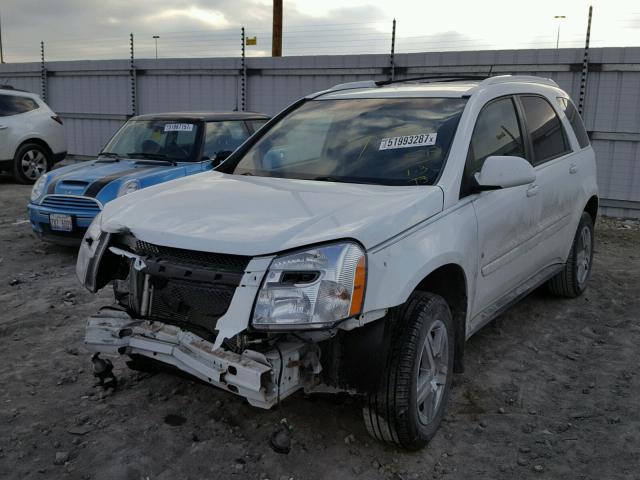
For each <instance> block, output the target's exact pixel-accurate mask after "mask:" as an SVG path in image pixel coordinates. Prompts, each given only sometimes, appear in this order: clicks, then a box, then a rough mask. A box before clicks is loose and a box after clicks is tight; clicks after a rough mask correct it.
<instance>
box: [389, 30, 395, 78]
mask: <svg viewBox="0 0 640 480" xmlns="http://www.w3.org/2000/svg"><path fill="white" fill-rule="evenodd" d="M395 53H396V19H395V18H394V19H393V28H392V29H391V57H390V58H389V63H390V66H391V78H390V79H391V80H392V81H393V80H395V76H396V64H395V58H394V57H395Z"/></svg>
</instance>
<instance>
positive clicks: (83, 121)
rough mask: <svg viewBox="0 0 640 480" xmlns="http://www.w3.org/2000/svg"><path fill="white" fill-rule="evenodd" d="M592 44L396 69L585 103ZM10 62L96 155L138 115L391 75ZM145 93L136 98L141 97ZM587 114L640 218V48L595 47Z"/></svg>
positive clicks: (608, 186)
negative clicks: (519, 77)
mask: <svg viewBox="0 0 640 480" xmlns="http://www.w3.org/2000/svg"><path fill="white" fill-rule="evenodd" d="M582 58H583V51H582V50H581V49H560V50H550V49H544V50H506V51H505V50H496V51H476V52H445V53H411V54H396V56H395V76H396V78H405V77H411V76H420V75H430V74H473V73H475V74H481V73H482V74H486V73H488V72H489V71H491V73H492V74H501V73H513V74H532V75H540V76H544V77H550V78H553V79H554V80H555V81H556V82H558V84H559V85H560V86H561V87H562V88H564V89H565V90H566V91H567V92H569V93H570V94H571V96H572V97H573V98H574V99H575V100H576V101H577V99H578V95H579V90H580V71H581V68H582ZM130 67H131V64H130V62H129V61H128V60H107V61H73V62H50V63H46V64H45V70H44V71H43V70H42V69H41V65H40V64H39V63H23V64H4V65H0V83H9V84H11V85H13V86H14V87H16V88H23V89H26V90H30V91H33V92H37V93H41V94H42V95H44V96H45V97H46V100H47V102H48V103H49V104H50V105H51V107H52V108H53V109H54V110H55V111H56V112H58V113H59V114H60V115H61V116H62V117H63V118H64V120H65V124H66V125H67V132H68V150H69V153H70V154H74V155H95V154H96V153H97V152H98V151H99V149H100V148H101V147H102V146H103V145H104V144H105V142H106V141H107V140H108V139H109V137H110V136H111V135H112V134H113V132H114V131H115V130H116V129H117V128H118V127H119V126H120V125H121V124H122V123H123V122H124V121H125V120H126V119H127V118H128V117H130V116H131V115H132V114H134V113H137V114H141V113H155V112H164V111H179V110H218V111H222V110H233V109H236V108H237V109H242V104H243V99H244V103H245V105H246V110H252V111H257V112H264V113H269V114H274V113H276V112H278V111H279V110H281V109H282V108H283V107H285V106H286V105H288V104H289V103H291V102H292V101H294V100H296V99H297V98H300V97H302V96H304V95H306V94H309V93H311V92H314V91H318V90H323V89H325V88H327V87H329V86H331V85H335V84H337V83H343V82H349V81H356V80H365V79H371V78H373V79H376V80H378V79H386V78H388V77H389V74H390V65H389V57H388V56H387V55H340V56H307V57H282V58H262V57H260V58H247V59H246V75H247V83H246V90H243V88H242V82H241V79H242V68H241V61H240V59H239V58H238V59H234V58H203V59H160V60H153V59H145V60H136V61H135V63H134V69H131V68H130ZM133 99H135V101H134V100H133ZM583 115H584V118H585V123H586V126H587V130H588V131H589V132H590V135H591V139H592V143H593V146H594V148H595V150H596V153H597V155H598V177H599V178H598V181H599V185H600V190H601V196H602V198H603V206H605V207H606V213H607V214H609V215H616V216H631V217H640V48H604V49H592V50H591V51H590V65H589V75H588V83H587V95H586V99H585V107H584V114H583Z"/></svg>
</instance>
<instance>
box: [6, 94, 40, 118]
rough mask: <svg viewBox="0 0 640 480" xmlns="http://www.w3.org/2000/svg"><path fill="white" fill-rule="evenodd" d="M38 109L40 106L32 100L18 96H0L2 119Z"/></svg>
mask: <svg viewBox="0 0 640 480" xmlns="http://www.w3.org/2000/svg"><path fill="white" fill-rule="evenodd" d="M37 108H38V104H37V103H36V102H35V101H34V100H32V99H31V98H27V97H19V96H17V95H0V117H9V116H11V115H18V114H19V113H26V112H30V111H31V110H35V109H37Z"/></svg>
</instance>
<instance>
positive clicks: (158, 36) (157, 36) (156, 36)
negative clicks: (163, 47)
mask: <svg viewBox="0 0 640 480" xmlns="http://www.w3.org/2000/svg"><path fill="white" fill-rule="evenodd" d="M159 38H160V35H154V36H153V39H154V40H155V41H156V60H157V59H158V39H159Z"/></svg>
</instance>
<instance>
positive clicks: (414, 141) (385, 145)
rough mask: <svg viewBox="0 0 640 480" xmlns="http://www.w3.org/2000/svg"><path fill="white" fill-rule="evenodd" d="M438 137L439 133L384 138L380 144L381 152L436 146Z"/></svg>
mask: <svg viewBox="0 0 640 480" xmlns="http://www.w3.org/2000/svg"><path fill="white" fill-rule="evenodd" d="M437 136H438V134H437V133H421V134H419V135H403V136H401V137H391V138H383V139H382V141H381V142H380V148H379V150H392V149H394V148H409V147H425V146H428V145H435V144H436V137H437Z"/></svg>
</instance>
